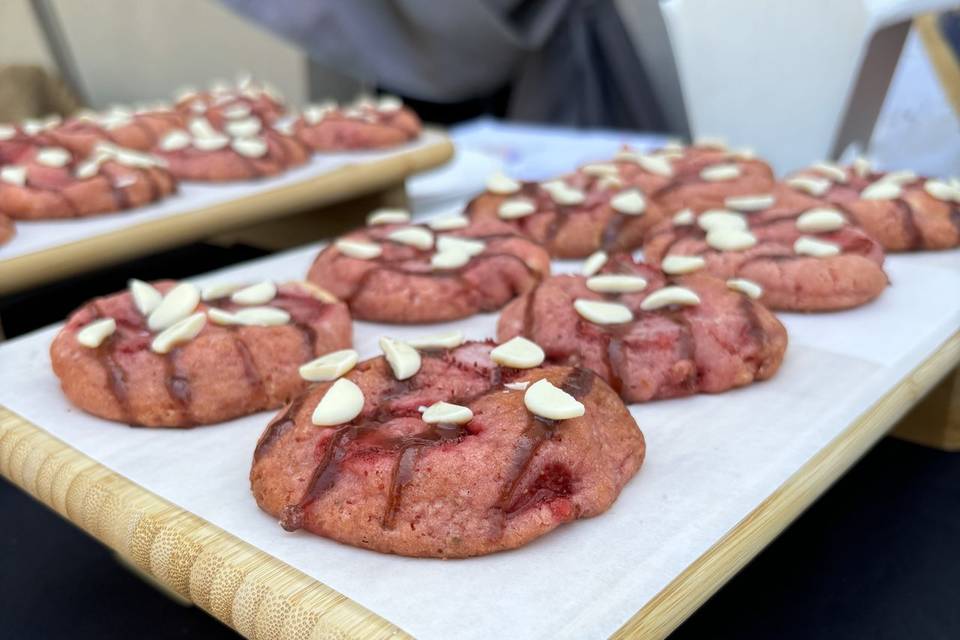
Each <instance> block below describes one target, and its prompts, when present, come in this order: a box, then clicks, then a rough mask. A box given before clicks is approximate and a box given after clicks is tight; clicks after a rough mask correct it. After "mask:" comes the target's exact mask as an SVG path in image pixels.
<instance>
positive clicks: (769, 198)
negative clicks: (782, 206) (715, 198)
mask: <svg viewBox="0 0 960 640" xmlns="http://www.w3.org/2000/svg"><path fill="white" fill-rule="evenodd" d="M776 202H777V198H776V196H774V195H773V194H772V193H764V194H758V195H750V196H730V197H728V198H724V200H723V206H725V207H726V208H727V209H733V210H734V211H763V210H764V209H769V208H770V207H772V206H773V205H774V204H776Z"/></svg>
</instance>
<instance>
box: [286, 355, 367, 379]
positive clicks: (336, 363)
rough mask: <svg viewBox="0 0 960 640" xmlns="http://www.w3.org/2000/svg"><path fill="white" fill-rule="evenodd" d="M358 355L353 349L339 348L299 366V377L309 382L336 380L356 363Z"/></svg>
mask: <svg viewBox="0 0 960 640" xmlns="http://www.w3.org/2000/svg"><path fill="white" fill-rule="evenodd" d="M359 359H360V357H359V355H358V354H357V352H356V351H354V350H353V349H341V350H340V351H334V352H333V353H328V354H326V355H323V356H320V357H319V358H316V359H314V360H311V361H310V362H307V363H306V364H303V365H301V366H300V377H301V378H303V379H304V380H308V381H310V382H328V381H330V380H336V379H337V378H339V377H340V376H342V375H344V374H345V373H347V372H348V371H350V370H351V369H353V368H354V367H355V366H356V365H357V361H358V360H359Z"/></svg>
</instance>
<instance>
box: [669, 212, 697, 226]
mask: <svg viewBox="0 0 960 640" xmlns="http://www.w3.org/2000/svg"><path fill="white" fill-rule="evenodd" d="M696 221H697V217H696V216H695V215H693V210H692V209H681V210H680V211H677V212H676V213H675V214H673V224H674V225H675V226H678V227H685V226H688V225H691V224H693V223H694V222H696Z"/></svg>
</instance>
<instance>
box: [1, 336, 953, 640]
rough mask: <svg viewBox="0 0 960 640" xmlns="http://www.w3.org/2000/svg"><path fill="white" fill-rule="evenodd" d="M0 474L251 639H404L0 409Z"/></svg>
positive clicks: (875, 415) (692, 598) (760, 529)
mask: <svg viewBox="0 0 960 640" xmlns="http://www.w3.org/2000/svg"><path fill="white" fill-rule="evenodd" d="M958 363H960V333H957V334H955V335H954V336H953V337H951V338H950V339H949V340H948V341H947V342H945V343H944V344H943V345H942V346H941V347H940V348H939V349H938V350H937V351H936V352H935V353H934V354H933V355H932V356H930V357H929V358H928V359H927V360H926V361H925V362H924V363H923V364H921V365H920V366H918V367H917V368H916V369H915V370H914V371H913V372H911V373H910V375H909V376H907V377H906V378H904V379H903V380H902V381H901V382H900V383H899V384H898V385H897V386H896V387H894V388H893V389H892V390H891V392H890V393H888V394H887V395H886V396H884V397H883V398H881V399H880V400H878V401H877V403H876V404H874V405H873V406H872V407H871V408H870V409H869V410H867V411H866V412H865V413H864V414H863V415H861V416H860V417H859V418H858V419H857V420H856V421H855V422H854V423H853V424H851V425H850V426H849V427H848V428H847V429H846V430H845V431H844V432H843V433H842V434H841V435H840V436H838V437H837V438H836V439H835V440H834V441H833V442H831V443H830V444H829V445H828V446H827V447H825V448H824V449H823V450H821V451H820V452H819V453H818V454H817V455H816V456H814V457H813V458H812V459H811V460H810V461H809V462H808V463H807V464H806V465H804V466H803V468H801V469H800V470H799V471H797V472H796V473H795V474H794V475H793V476H792V477H791V478H790V479H789V480H788V481H787V482H785V483H784V484H783V486H781V487H780V488H779V489H778V490H777V491H775V492H774V493H773V494H772V495H771V496H770V497H769V498H767V499H766V500H765V501H764V502H763V503H761V504H760V505H758V506H757V508H756V509H755V510H754V511H753V512H752V513H750V514H749V515H748V516H747V517H746V518H744V519H743V520H742V521H741V522H740V523H739V524H737V526H736V527H734V528H733V529H732V530H731V531H730V532H729V533H727V535H725V536H724V537H723V538H722V539H721V540H719V541H718V542H717V543H716V544H715V545H714V546H713V547H711V548H710V549H709V550H708V551H707V552H706V553H705V554H704V555H702V556H701V557H700V558H699V559H697V560H696V561H695V562H694V563H693V564H691V565H690V566H689V567H687V569H685V570H684V571H683V572H682V573H681V574H680V575H679V576H678V577H677V578H676V579H675V580H673V581H672V582H671V583H670V584H669V585H668V586H667V587H666V588H665V589H664V590H663V591H661V592H660V593H659V594H657V596H656V597H654V598H653V599H652V600H651V601H650V602H648V603H647V604H646V605H645V606H643V608H641V609H640V610H639V611H638V612H637V613H636V614H635V615H634V616H633V617H632V618H631V619H630V620H629V621H628V622H627V623H626V624H624V625H623V627H621V628H620V629H619V630H618V631H617V632H616V634H614V637H616V638H633V637H641V638H662V637H665V636H666V635H668V634H669V633H670V632H671V631H672V630H673V629H675V628H676V627H677V626H678V625H679V624H680V623H681V622H682V621H683V620H684V619H686V618H687V617H688V616H689V615H690V614H691V613H693V612H694V611H695V610H696V609H697V607H699V606H700V605H701V604H702V603H703V602H704V601H706V600H707V598H709V597H710V596H711V595H712V594H713V593H714V592H716V590H717V589H719V588H720V586H722V585H723V584H724V583H725V582H726V581H727V580H729V579H730V577H732V576H733V575H734V574H735V573H736V572H737V571H738V570H739V569H741V568H742V567H743V566H744V565H745V564H746V563H747V562H749V560H750V559H751V558H753V557H754V556H755V555H756V554H757V553H759V552H760V551H761V550H762V549H763V548H764V547H765V546H766V545H767V544H769V543H770V542H771V541H772V540H773V539H774V538H775V537H776V536H777V535H778V534H779V533H780V532H781V531H783V529H784V528H785V527H786V526H787V525H788V524H789V523H790V522H792V521H793V520H794V519H795V518H796V517H797V516H799V515H800V513H802V512H803V510H804V509H806V508H807V507H808V506H809V505H810V504H811V503H812V502H813V501H814V500H815V499H816V498H817V497H818V496H820V495H821V494H822V493H823V492H824V491H826V490H827V488H828V487H829V486H830V485H831V484H832V483H833V482H834V481H835V480H836V479H837V478H838V477H840V475H842V474H843V473H844V471H846V470H847V469H848V468H850V467H851V466H852V465H853V464H854V463H855V462H856V461H857V460H858V459H859V458H860V457H861V456H862V455H863V453H864V452H865V451H866V450H867V449H869V448H870V447H871V446H872V445H873V444H874V443H875V442H876V441H877V440H878V439H879V438H881V437H882V436H883V435H884V434H885V433H886V432H887V431H888V430H889V429H890V427H891V425H893V424H894V423H895V422H896V420H897V419H898V418H900V417H901V416H902V415H903V414H904V413H905V412H906V411H907V410H909V409H910V407H911V406H912V405H913V404H914V403H915V402H917V401H918V400H919V399H921V398H923V396H924V395H925V394H926V393H927V392H928V391H929V390H930V389H931V388H932V387H933V386H934V385H935V384H936V383H937V382H938V381H939V380H940V379H941V378H942V377H943V376H944V374H945V373H946V372H948V371H950V370H951V369H953V368H954V367H956V366H957V365H958ZM0 473H2V474H3V475H4V476H6V477H7V478H9V479H10V480H11V481H13V482H14V483H16V484H17V485H19V486H20V487H22V488H23V489H24V490H25V491H27V492H29V493H30V494H32V495H33V496H35V497H36V498H37V499H38V500H40V501H41V502H43V503H45V504H47V505H48V506H50V507H51V508H53V509H54V510H55V511H57V512H58V513H60V514H61V515H63V516H64V517H65V518H67V519H68V520H70V521H71V522H73V523H75V524H77V525H78V526H80V527H81V528H83V529H84V530H85V531H87V532H88V533H89V534H90V535H92V536H94V537H95V538H97V539H99V540H100V541H102V542H103V543H104V544H106V545H108V546H109V547H111V548H112V549H114V550H115V551H116V552H117V553H119V554H121V555H122V556H124V558H125V559H126V560H128V561H129V562H131V563H132V564H134V565H135V566H136V567H138V568H139V569H140V570H142V571H144V572H145V573H147V574H149V575H150V576H152V577H153V578H155V579H156V580H158V581H159V582H160V583H162V584H163V585H165V587H166V588H168V589H170V590H172V591H173V592H175V593H177V594H179V595H180V596H183V597H185V598H188V599H190V600H191V601H193V602H194V603H195V604H197V605H198V606H200V607H202V608H203V609H204V610H206V611H207V612H209V613H210V614H211V615H213V616H214V617H216V618H217V619H218V620H221V621H222V622H224V623H225V624H227V625H229V626H231V627H233V628H234V629H236V630H237V631H238V632H240V633H241V634H243V635H244V636H246V637H248V638H256V639H261V638H269V639H275V640H300V639H311V638H312V639H316V638H329V639H337V640H345V639H347V638H357V639H360V640H366V639H369V638H386V637H390V638H396V637H409V636H408V635H407V634H406V633H405V632H403V631H402V630H401V629H399V628H398V627H396V626H394V625H392V624H391V623H390V622H388V621H387V620H384V619H383V618H381V617H380V616H377V615H376V614H374V613H372V612H371V611H369V610H367V609H365V608H363V607H361V606H360V605H358V604H356V603H355V602H353V601H351V600H349V599H348V598H346V597H344V596H343V595H341V594H339V593H337V592H336V591H334V590H333V589H330V588H329V587H327V586H325V585H323V584H322V583H320V582H318V581H316V580H313V579H312V578H310V577H308V576H306V575H305V574H303V573H301V572H299V571H297V570H296V569H293V568H292V567H290V566H288V565H286V564H285V563H283V562H280V561H279V560H277V559H276V558H274V557H272V556H270V555H268V554H266V553H263V552H262V551H260V550H258V549H256V548H254V547H252V546H251V545H249V544H247V543H245V542H244V541H242V540H240V539H238V538H236V537H234V536H232V535H230V534H228V533H226V532H224V531H223V530H221V529H219V528H217V527H215V526H213V525H211V524H210V523H208V522H206V521H205V520H202V519H201V518H198V517H196V516H194V515H193V514H191V513H188V512H186V511H183V510H182V509H180V508H178V507H176V506H174V505H173V504H171V503H169V502H167V501H165V500H163V499H162V498H159V497H158V496H156V495H154V494H152V493H150V492H148V491H146V490H145V489H143V488H142V487H140V486H138V485H136V484H134V483H132V482H130V481H129V480H127V479H125V478H123V477H122V476H120V475H118V474H116V473H113V472H112V471H110V470H109V469H107V468H105V467H103V466H102V465H100V464H98V463H97V462H95V461H94V460H92V459H90V458H88V457H87V456H85V455H83V454H81V453H79V452H77V451H76V450H74V449H72V448H70V447H68V446H67V445H66V444H64V443H62V442H61V441H60V440H58V439H56V438H54V437H53V436H51V435H50V434H48V433H47V432H46V431H44V430H43V429H40V428H38V427H36V426H34V425H33V424H31V423H29V422H27V421H26V420H24V419H22V418H21V417H19V416H17V415H16V414H14V413H12V412H10V411H9V410H7V409H4V408H2V407H0Z"/></svg>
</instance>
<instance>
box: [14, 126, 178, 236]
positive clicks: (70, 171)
mask: <svg viewBox="0 0 960 640" xmlns="http://www.w3.org/2000/svg"><path fill="white" fill-rule="evenodd" d="M12 149H13V147H12V146H10V145H8V146H7V147H6V149H5V150H4V151H3V153H6V154H7V156H6V158H5V160H8V161H9V162H8V163H7V164H4V165H3V166H2V167H0V213H3V214H6V215H8V216H10V217H11V218H15V219H19V220H42V219H52V218H76V217H84V216H91V215H96V214H100V213H109V212H112V211H119V210H122V209H131V208H135V207H139V206H143V205H145V204H149V203H151V202H155V201H157V200H160V199H162V198H164V197H166V196H168V195H170V194H171V193H173V192H174V191H176V181H175V180H174V178H173V176H171V175H170V172H169V171H168V170H167V169H166V165H165V163H164V161H163V160H162V159H161V158H158V157H157V156H154V155H151V154H147V153H143V152H139V151H133V150H130V149H124V148H121V147H116V146H113V145H110V144H106V143H100V144H99V145H98V146H97V147H96V149H95V150H94V152H93V154H91V155H90V156H88V157H82V156H79V155H77V154H75V153H72V152H70V151H69V150H67V149H65V148H63V147H55V146H38V145H37V144H34V143H32V142H31V143H24V144H20V146H19V147H18V148H17V149H16V151H15V152H14V151H13V150H12ZM14 154H15V157H14Z"/></svg>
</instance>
